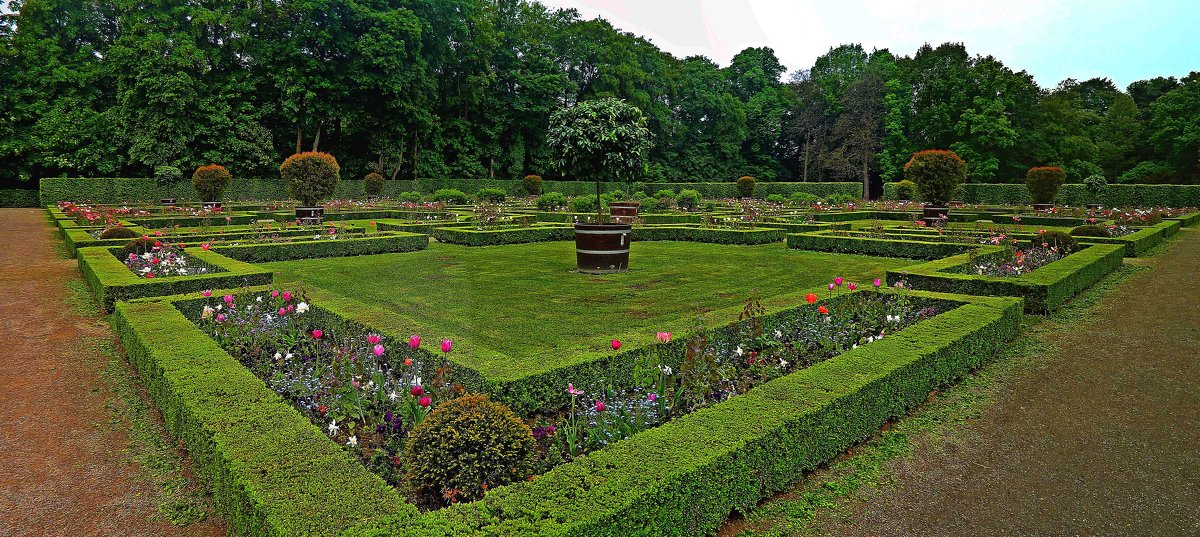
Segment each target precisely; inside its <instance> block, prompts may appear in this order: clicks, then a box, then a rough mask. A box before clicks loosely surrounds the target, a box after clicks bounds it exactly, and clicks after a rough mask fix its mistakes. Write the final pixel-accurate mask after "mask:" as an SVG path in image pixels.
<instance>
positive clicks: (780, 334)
mask: <svg viewBox="0 0 1200 537" xmlns="http://www.w3.org/2000/svg"><path fill="white" fill-rule="evenodd" d="M775 337H776V338H782V337H783V332H780V331H779V330H776V331H775Z"/></svg>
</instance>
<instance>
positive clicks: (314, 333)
mask: <svg viewBox="0 0 1200 537" xmlns="http://www.w3.org/2000/svg"><path fill="white" fill-rule="evenodd" d="M323 335H325V332H322V331H321V330H320V329H317V330H313V331H312V337H313V339H321V336H323Z"/></svg>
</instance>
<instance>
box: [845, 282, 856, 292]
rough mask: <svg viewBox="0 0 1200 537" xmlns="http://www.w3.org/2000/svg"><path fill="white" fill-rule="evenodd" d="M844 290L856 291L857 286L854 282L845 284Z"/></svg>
mask: <svg viewBox="0 0 1200 537" xmlns="http://www.w3.org/2000/svg"><path fill="white" fill-rule="evenodd" d="M846 288H847V289H849V290H851V291H854V290H856V289H858V284H857V283H854V282H850V283H848V284H846Z"/></svg>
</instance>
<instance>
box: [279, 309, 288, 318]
mask: <svg viewBox="0 0 1200 537" xmlns="http://www.w3.org/2000/svg"><path fill="white" fill-rule="evenodd" d="M284 315H287V309H285V308H279V316H280V317H283V316H284Z"/></svg>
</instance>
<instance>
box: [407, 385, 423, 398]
mask: <svg viewBox="0 0 1200 537" xmlns="http://www.w3.org/2000/svg"><path fill="white" fill-rule="evenodd" d="M408 393H410V394H412V396H413V397H420V396H422V395H424V394H425V388H422V387H420V386H413V387H412V389H411V390H408Z"/></svg>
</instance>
